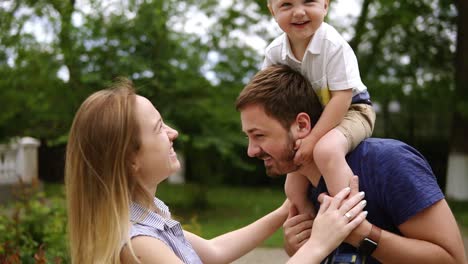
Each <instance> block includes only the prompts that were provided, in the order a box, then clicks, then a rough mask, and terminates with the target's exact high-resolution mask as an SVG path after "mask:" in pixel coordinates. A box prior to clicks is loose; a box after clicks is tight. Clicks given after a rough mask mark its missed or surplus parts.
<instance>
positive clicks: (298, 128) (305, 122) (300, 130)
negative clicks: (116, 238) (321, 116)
mask: <svg viewBox="0 0 468 264" xmlns="http://www.w3.org/2000/svg"><path fill="white" fill-rule="evenodd" d="M310 131H311V123H310V117H309V115H308V114H306V113H304V112H301V113H299V114H297V116H296V120H295V121H294V124H293V131H292V133H293V135H294V136H295V138H297V139H302V138H305V137H306V136H307V135H309V133H310Z"/></svg>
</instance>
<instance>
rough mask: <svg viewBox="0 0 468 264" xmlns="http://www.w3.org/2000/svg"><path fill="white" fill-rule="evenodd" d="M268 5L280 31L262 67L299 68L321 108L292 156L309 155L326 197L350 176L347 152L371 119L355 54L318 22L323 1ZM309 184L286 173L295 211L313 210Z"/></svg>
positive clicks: (278, 0)
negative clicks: (322, 108) (326, 193)
mask: <svg viewBox="0 0 468 264" xmlns="http://www.w3.org/2000/svg"><path fill="white" fill-rule="evenodd" d="M268 9H269V10H270V12H271V14H272V15H273V17H274V18H275V20H276V22H277V23H278V25H279V27H280V28H281V29H282V30H283V31H284V34H282V35H281V36H279V37H278V38H276V39H275V40H274V41H273V42H272V43H271V44H270V45H269V46H268V47H267V48H266V52H265V61H264V63H263V66H262V68H265V67H267V66H270V65H272V64H286V65H289V66H290V67H292V68H294V69H296V70H298V71H300V72H301V73H302V74H303V75H304V76H306V77H307V78H308V79H309V81H310V83H311V85H312V88H313V89H314V91H315V92H316V94H317V96H318V97H319V99H320V102H321V103H322V105H323V106H324V110H323V114H322V116H321V118H320V119H319V121H318V122H317V124H316V126H315V127H314V129H313V131H312V133H311V134H310V135H309V136H308V137H307V138H305V139H304V140H302V141H298V142H296V148H298V150H297V152H296V155H295V158H294V160H295V162H296V163H297V164H298V165H300V164H303V163H304V162H307V161H310V160H312V159H314V161H315V163H316V164H317V167H318V169H319V170H320V172H321V173H322V175H323V177H324V179H325V182H326V185H327V188H328V191H329V193H330V195H335V194H337V193H338V192H339V191H340V190H341V189H343V188H344V187H346V186H347V183H348V182H349V179H350V177H351V176H352V175H353V172H352V171H351V169H350V168H349V166H348V164H347V162H346V159H345V156H346V154H347V153H348V152H349V151H351V150H352V149H354V148H355V147H356V146H357V145H358V144H359V143H360V142H361V141H362V140H364V139H365V138H368V137H370V135H371V134H372V131H373V128H374V122H375V112H374V110H373V108H372V104H371V101H370V96H369V93H368V92H367V88H366V86H365V85H364V84H363V83H362V82H361V77H360V76H359V68H358V63H357V59H356V56H355V55H354V52H353V50H352V49H351V47H350V46H349V44H348V43H347V42H346V41H345V40H344V39H343V37H341V35H340V34H339V33H338V32H337V31H336V30H335V29H334V28H333V27H332V26H330V25H328V24H327V23H325V22H323V19H324V17H325V15H326V14H327V12H328V0H268ZM291 103H292V104H293V103H294V102H291ZM308 184H309V182H308V179H307V178H305V177H304V176H302V175H298V174H294V173H290V174H288V175H287V178H286V184H285V192H286V195H287V196H288V198H289V199H290V200H291V201H292V203H293V204H295V205H296V206H297V207H298V210H299V212H300V213H313V209H312V206H311V203H310V202H308V201H307V195H306V194H307V188H308Z"/></svg>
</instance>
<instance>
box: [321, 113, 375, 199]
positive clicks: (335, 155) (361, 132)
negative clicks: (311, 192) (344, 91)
mask: <svg viewBox="0 0 468 264" xmlns="http://www.w3.org/2000/svg"><path fill="white" fill-rule="evenodd" d="M374 123H375V112H374V109H373V108H372V106H370V105H367V104H352V105H351V106H350V108H349V110H348V112H347V113H346V115H345V117H344V119H343V121H342V122H341V123H340V124H339V125H338V126H337V127H336V128H334V129H332V130H330V131H329V132H328V133H327V134H325V135H324V136H323V137H322V138H321V139H320V140H319V141H318V142H317V144H316V145H315V148H314V161H315V164H316V165H317V167H318V169H319V170H320V172H321V173H322V176H323V177H324V179H325V182H326V184H327V188H328V192H329V193H330V195H335V194H337V193H338V192H339V191H341V189H343V188H345V187H347V186H348V183H349V179H350V177H351V176H352V175H353V172H352V170H351V168H350V167H349V166H348V163H347V162H346V159H345V157H346V154H347V153H348V152H349V151H351V150H353V149H354V148H355V147H356V146H357V145H358V144H359V143H360V142H361V141H363V140H364V139H366V138H368V137H370V136H371V135H372V130H373V129H374ZM358 176H359V175H358Z"/></svg>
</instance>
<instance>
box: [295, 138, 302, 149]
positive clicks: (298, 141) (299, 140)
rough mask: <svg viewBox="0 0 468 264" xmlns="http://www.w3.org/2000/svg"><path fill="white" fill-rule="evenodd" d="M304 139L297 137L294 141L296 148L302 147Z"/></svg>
mask: <svg viewBox="0 0 468 264" xmlns="http://www.w3.org/2000/svg"><path fill="white" fill-rule="evenodd" d="M301 144H302V139H296V141H295V142H294V150H298V149H299V148H300V147H301Z"/></svg>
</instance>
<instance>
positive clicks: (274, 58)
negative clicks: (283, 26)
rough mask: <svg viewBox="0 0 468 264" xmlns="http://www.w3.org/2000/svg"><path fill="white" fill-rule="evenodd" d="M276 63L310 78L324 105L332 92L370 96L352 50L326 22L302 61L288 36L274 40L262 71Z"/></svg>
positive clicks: (268, 50)
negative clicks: (294, 52) (349, 92)
mask: <svg viewBox="0 0 468 264" xmlns="http://www.w3.org/2000/svg"><path fill="white" fill-rule="evenodd" d="M273 64H286V65H288V66H290V67H291V68H293V69H295V70H297V71H300V72H301V73H302V74H303V75H304V76H306V77H307V78H308V79H309V81H310V82H311V84H312V88H313V89H314V91H315V92H316V94H317V95H318V97H319V99H320V101H321V103H322V104H323V105H326V104H327V103H328V101H330V92H329V91H339V90H347V89H352V90H353V96H355V95H358V94H361V93H367V88H366V86H365V85H364V84H363V83H362V81H361V77H360V75H359V66H358V62H357V59H356V55H355V54H354V52H353V49H352V48H351V46H349V44H348V42H346V40H344V39H343V37H342V36H341V35H340V34H339V33H338V32H337V31H336V29H335V28H333V27H332V26H330V25H329V24H327V23H325V22H323V23H322V25H321V26H320V27H319V28H318V29H317V31H316V32H315V34H314V36H313V37H312V39H311V41H310V43H309V45H308V46H307V50H306V52H305V53H304V57H303V58H302V61H300V60H298V59H297V58H295V57H294V54H293V52H292V50H291V46H290V44H289V39H288V37H287V35H286V34H285V33H283V34H282V35H281V36H279V37H277V38H276V39H275V40H273V42H272V43H270V45H268V47H267V48H266V51H265V60H264V62H263V66H262V69H263V68H266V67H268V66H270V65H273Z"/></svg>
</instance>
